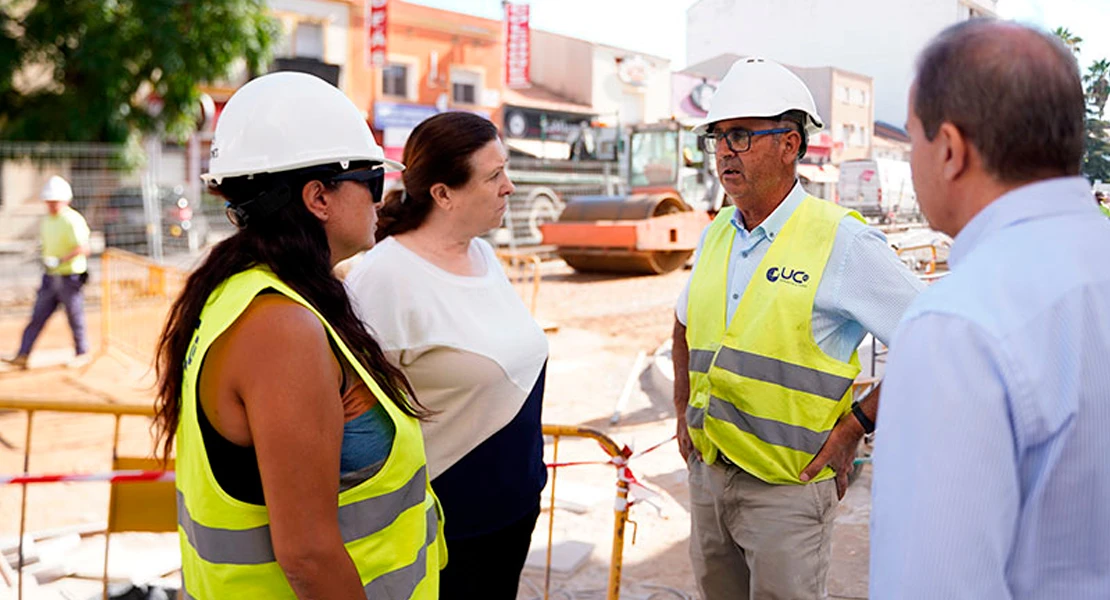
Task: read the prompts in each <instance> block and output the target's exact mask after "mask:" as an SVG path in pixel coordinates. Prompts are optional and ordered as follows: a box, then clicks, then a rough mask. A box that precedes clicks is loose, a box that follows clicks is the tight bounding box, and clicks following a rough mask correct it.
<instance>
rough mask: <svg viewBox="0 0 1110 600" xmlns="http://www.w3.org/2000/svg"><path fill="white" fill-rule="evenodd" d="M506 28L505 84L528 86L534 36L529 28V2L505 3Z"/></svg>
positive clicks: (511, 86)
mask: <svg viewBox="0 0 1110 600" xmlns="http://www.w3.org/2000/svg"><path fill="white" fill-rule="evenodd" d="M505 30H506V31H505V85H507V86H508V87H510V88H522V87H528V86H529V85H531V74H530V73H529V65H530V62H531V58H532V47H531V46H532V36H531V33H530V31H529V30H528V5H527V4H511V3H509V2H506V3H505Z"/></svg>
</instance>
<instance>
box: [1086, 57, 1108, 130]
mask: <svg viewBox="0 0 1110 600" xmlns="http://www.w3.org/2000/svg"><path fill="white" fill-rule="evenodd" d="M1083 83H1084V84H1085V85H1086V86H1087V102H1088V103H1089V104H1090V105H1091V107H1092V110H1094V111H1095V113H1096V114H1098V118H1099V119H1100V120H1101V119H1102V116H1103V111H1104V110H1105V109H1106V100H1107V98H1110V60H1106V59H1105V58H1104V59H1102V60H1097V61H1095V62H1094V63H1092V64H1091V66H1090V67H1089V68H1088V69H1087V74H1086V75H1084V76H1083Z"/></svg>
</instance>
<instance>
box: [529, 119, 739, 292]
mask: <svg viewBox="0 0 1110 600" xmlns="http://www.w3.org/2000/svg"><path fill="white" fill-rule="evenodd" d="M712 163H713V161H712V160H708V161H707V160H705V155H704V153H703V152H702V151H701V148H700V145H699V144H698V140H697V137H696V136H694V135H693V133H692V132H691V131H690V126H689V125H684V124H682V123H680V122H678V121H676V120H668V121H663V122H661V123H653V124H648V125H637V126H635V127H633V128H632V134H631V137H630V139H629V160H628V164H629V169H628V174H627V182H628V185H629V188H630V190H631V193H630V194H628V195H626V196H578V197H575V198H571V199H569V200H568V201H567V204H566V207H565V208H564V209H563V212H562V214H561V215H560V216H559V220H558V221H556V222H554V223H547V224H544V225H541V226H540V229H541V231H542V232H543V243H544V244H545V245H552V246H555V252H556V254H558V255H559V257H560V258H562V259H563V260H564V261H566V263H567V264H568V265H570V266H571V267H573V268H574V269H575V270H576V271H582V272H608V273H630V274H660V273H668V272H670V271H673V270H675V269H678V268H681V267H682V266H683V265H685V264H686V262H687V261H688V260H689V259H690V256H691V255H692V254H693V253H694V250H695V249H696V248H697V244H698V238H699V237H700V236H701V232H702V230H703V229H704V228H705V226H706V225H708V224H709V222H710V220H711V215H712V214H716V212H717V210H718V209H719V208H720V206H721V202H722V198H723V192H722V190H721V189H720V183H719V182H718V181H717V177H716V175H715V174H714V173H713V172H712Z"/></svg>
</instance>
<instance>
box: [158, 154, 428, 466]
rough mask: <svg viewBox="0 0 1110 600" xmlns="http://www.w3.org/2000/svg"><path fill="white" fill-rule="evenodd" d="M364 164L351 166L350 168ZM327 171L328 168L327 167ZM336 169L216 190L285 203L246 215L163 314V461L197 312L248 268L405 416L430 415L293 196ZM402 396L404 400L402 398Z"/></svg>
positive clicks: (230, 182)
mask: <svg viewBox="0 0 1110 600" xmlns="http://www.w3.org/2000/svg"><path fill="white" fill-rule="evenodd" d="M359 166H365V165H350V168H351V169H354V168H357V167H359ZM329 169H330V170H329ZM340 172H341V169H340V167H339V165H335V166H334V167H328V168H324V169H321V168H320V167H314V168H312V169H310V170H299V171H289V172H285V173H276V174H264V175H256V176H253V177H236V178H231V179H225V180H224V181H223V182H222V183H221V184H220V185H219V187H218V188H217V189H216V190H215V191H216V192H217V193H218V194H220V195H221V196H223V197H224V198H226V199H227V200H228V202H230V203H231V204H232V206H235V205H239V204H242V203H244V202H246V201H248V200H251V199H253V198H257V197H258V196H259V195H260V194H262V193H264V192H267V191H272V190H278V189H282V186H286V187H285V190H288V194H289V198H288V199H287V200H288V201H287V202H285V204H284V205H283V206H282V207H281V208H279V209H277V210H276V211H274V212H273V213H271V214H268V215H265V216H261V217H258V216H252V217H250V220H249V221H248V223H247V224H246V226H245V227H243V228H242V229H240V230H239V231H238V232H237V233H235V235H233V236H231V237H230V238H228V239H226V240H224V241H222V242H220V243H219V244H217V245H216V246H215V247H214V248H212V251H211V252H210V253H209V254H208V257H207V258H206V259H205V260H204V263H203V264H201V266H200V267H199V268H198V269H197V270H195V271H193V273H192V274H190V275H189V278H188V280H187V281H186V284H185V289H184V290H183V291H182V293H181V296H179V297H178V298H177V300H176V301H175V302H174V304H173V307H172V308H171V309H170V315H169V318H168V319H167V321H166V325H165V328H164V329H163V331H162V337H161V339H160V340H159V342H158V357H157V363H156V369H157V373H158V385H157V390H158V397H157V400H156V402H155V411H156V412H155V423H154V424H155V428H156V435H157V439H158V440H161V441H162V458H163V460H165V459H166V458H168V457H169V454H170V450H171V448H172V447H173V440H174V435H175V433H176V430H177V424H178V420H179V418H180V412H181V390H182V383H183V379H184V374H185V357H186V354H187V352H188V350H189V344H190V343H191V341H192V338H193V334H194V331H195V329H196V327H197V324H198V321H199V319H200V313H201V310H202V309H203V308H204V305H205V303H206V302H207V301H208V297H209V295H211V294H212V292H213V291H214V290H215V289H216V288H217V287H218V286H219V285H220V284H221V283H223V282H224V281H225V280H226V279H228V278H229V277H231V276H232V275H235V274H236V273H239V272H242V271H245V270H247V269H250V268H252V267H255V266H264V267H268V268H269V269H270V270H271V271H273V272H274V274H275V275H277V277H278V278H279V279H281V280H282V281H283V282H284V283H285V284H286V285H288V286H289V287H291V288H293V290H295V291H296V292H297V293H298V294H300V295H301V296H303V297H304V299H305V300H307V301H308V302H309V304H311V305H312V306H313V308H315V309H316V310H317V311H319V313H320V314H321V315H322V316H323V317H324V319H326V320H327V322H328V323H329V324H330V325H331V326H332V328H333V329H335V332H336V333H337V334H338V335H339V337H340V338H341V339H342V340H343V343H344V344H346V345H347V347H348V348H350V350H351V352H352V353H353V354H354V355H355V358H356V359H358V362H359V364H361V365H362V367H363V368H365V369H366V370H367V371H368V372H369V373H371V374H372V375H374V376H375V379H376V380H377V381H378V383H379V384H380V385H381V386H382V389H383V390H384V391H385V393H386V394H387V395H388V396H389V398H390V399H391V400H393V402H394V403H395V404H396V405H397V406H398V407H399V408H400V409H401V410H402V411H403V412H404V413H405V414H407V415H410V416H414V417H417V418H421V419H423V418H427V417H428V416H429V415H430V414H431V413H430V412H429V411H428V410H427V409H425V408H424V407H423V406H421V405H420V404H419V402H417V401H416V399H415V398H416V396H415V394H414V393H413V389H412V386H411V385H410V384H409V382H408V380H407V379H406V378H405V376H404V374H403V373H402V372H401V371H400V370H399V369H398V368H396V367H394V366H393V365H391V364H390V363H389V362H388V361H387V360H386V358H385V355H384V353H383V352H382V349H381V346H379V345H378V342H377V341H375V340H374V338H373V337H372V336H371V335H370V333H369V332H368V331H367V330H366V328H365V327H364V326H363V324H362V321H361V320H359V318H358V316H357V315H356V314H355V311H354V309H353V308H352V305H351V302H350V299H349V298H348V296H347V292H346V289H345V288H344V286H343V283H342V282H341V281H340V280H339V279H337V278H336V277H335V275H334V274H333V273H332V266H331V250H330V249H329V246H328V238H327V234H326V233H325V232H324V226H323V224H322V223H321V222H320V221H319V220H318V219H317V218H316V217H315V216H314V215H313V214H312V213H311V212H309V211H308V209H307V208H306V207H305V205H304V202H302V201H301V194H300V191H301V190H302V189H303V188H304V186H305V185H306V184H307V183H309V182H311V181H314V180H316V181H321V182H322V183H324V185H325V186H327V187H328V188H329V189H334V188H335V186H336V185H337V184H335V183H332V182H330V181H329V179H328V177H329V176H330V175H335V174H338V173H340ZM406 394H407V398H406Z"/></svg>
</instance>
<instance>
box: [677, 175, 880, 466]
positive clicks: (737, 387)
mask: <svg viewBox="0 0 1110 600" xmlns="http://www.w3.org/2000/svg"><path fill="white" fill-rule="evenodd" d="M735 212H736V208H735V207H728V208H726V209H724V210H722V211H721V212H720V213H719V214H718V215H717V218H716V219H714V221H713V223H712V224H710V226H709V231H708V232H707V233H706V237H705V242H704V244H703V246H702V251H701V255H700V256H699V257H698V261H697V264H696V265H695V266H694V273H693V275H692V277H691V280H690V296H689V298H690V299H689V305H688V310H687V325H686V343H687V345H688V347H689V349H690V399H689V404H688V407H687V411H686V420H687V425H688V428H689V431H690V436H691V438H692V441H693V442H694V446H695V447H696V448H697V449H698V451H699V452H701V455H702V458H703V459H704V460H705V462H707V463H708V464H713V463H714V462H716V460H717V457H718V453H719V452H720V453H724V455H725V457H726V458H727V459H728V460H729V461H731V462H732V463H733V464H735V465H737V466H738V467H740V468H741V469H744V470H745V471H747V472H748V473H751V474H752V475H754V476H756V477H758V478H760V479H762V480H763V481H766V482H768V483H776V484H790V483H794V484H800V483H802V482H801V480H799V479H798V476H799V475H800V474H801V472H802V469H804V468H805V466H806V465H807V464H809V462H810V460H812V459H813V457H814V456H815V455H816V454H817V452H818V451H819V450H820V449H821V446H822V445H823V444H824V443H825V439H826V438H828V435H829V432H830V431H831V430H832V428H833V425H835V424H836V422H837V420H838V419H839V418H840V417H841V416H842V415H843V414H844V413H846V412H848V411H849V410H851V402H852V382H853V381H854V380H855V378H856V376H857V375H859V371H860V367H859V357H858V356H857V354H856V353H854V352H853V353H852V357H851V359H850V361H849V362H842V361H839V360H837V359H834V358H832V357H831V356H829V355H828V354H826V353H825V352H824V351H823V350H821V348H820V347H818V346H817V342H816V340H814V338H813V327H812V318H813V300H814V298H815V297H816V295H817V286H818V285H820V283H821V276H822V274H823V273H824V271H825V265H826V263H828V261H829V256H830V255H831V254H832V247H833V242H834V241H835V239H836V230H837V228H838V227H839V225H840V221H841V220H842V219H843V218H844V217H845V216H847V215H849V214H850V215H852V216H854V217H856V218H858V219H860V220H861V221H862V220H863V219H862V217H860V216H859V214H857V213H855V212H851V211H848V210H847V209H845V208H842V207H840V206H837V205H835V204H832V203H830V202H826V201H824V200H818V199H817V198H814V197H812V196H807V197H806V199H805V200H804V201H802V203H801V204H800V205H799V206H798V208H797V209H796V210H795V211H794V214H793V215H791V216H790V218H789V219H788V220H787V222H786V224H785V225H784V226H783V228H782V231H781V232H779V234H778V236H777V237H776V238H775V239H774V241H773V242H772V243H771V247H770V248H768V250H767V254H766V256H764V258H763V260H762V262H760V264H759V267H758V268H757V269H756V271H755V274H754V275H753V276H752V279H751V281H750V282H749V283H748V287H747V288H746V289H745V290H744V295H743V297H742V298H741V299H740V304H739V305H738V306H737V307H736V313H735V314H734V315H733V318H732V322H731V324H729V325H728V326H727V327H726V325H725V324H726V323H727V320H726V311H727V308H726V307H727V302H726V294H727V293H728V290H727V289H726V285H727V283H726V282H727V280H728V261H729V254H730V252H731V250H732V242H733V238H734V237H735V235H736V231H735V229H734V228H733V227H732V225H731V224H730V223H729V221H730V220H731V219H732V217H733V214H735ZM833 475H834V473H833V471H832V470H831V469H829V468H827V467H826V468H825V469H823V470H822V471H821V473H819V474H818V476H817V477H816V478H814V481H821V480H825V479H829V478H831V477H833Z"/></svg>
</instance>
